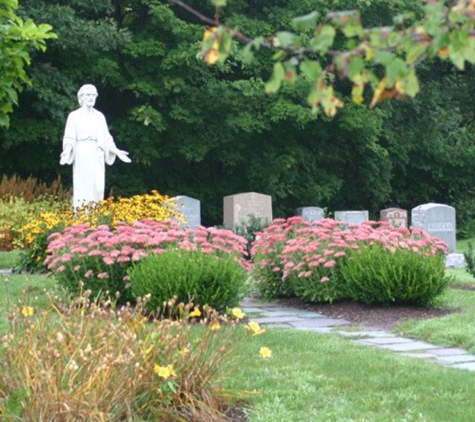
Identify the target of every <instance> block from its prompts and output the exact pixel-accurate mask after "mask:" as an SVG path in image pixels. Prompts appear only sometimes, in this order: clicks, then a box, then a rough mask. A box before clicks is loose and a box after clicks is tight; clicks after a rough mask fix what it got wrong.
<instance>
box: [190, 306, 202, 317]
mask: <svg viewBox="0 0 475 422" xmlns="http://www.w3.org/2000/svg"><path fill="white" fill-rule="evenodd" d="M199 316H201V311H200V310H199V309H198V308H195V309H193V312H190V315H189V317H190V318H194V317H199Z"/></svg>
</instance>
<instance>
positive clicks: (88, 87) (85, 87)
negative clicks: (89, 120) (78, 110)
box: [78, 84, 98, 106]
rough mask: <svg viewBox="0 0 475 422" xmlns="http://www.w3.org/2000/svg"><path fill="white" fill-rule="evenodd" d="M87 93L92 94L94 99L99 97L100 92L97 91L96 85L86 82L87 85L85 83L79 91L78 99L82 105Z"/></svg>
mask: <svg viewBox="0 0 475 422" xmlns="http://www.w3.org/2000/svg"><path fill="white" fill-rule="evenodd" d="M86 94H92V95H93V96H94V101H95V99H96V98H97V96H98V93H97V89H96V87H95V86H94V85H91V84H86V85H83V86H82V87H81V88H79V91H78V101H79V105H80V106H82V105H83V103H84V96H85V95H86Z"/></svg>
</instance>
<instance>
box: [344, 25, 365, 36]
mask: <svg viewBox="0 0 475 422" xmlns="http://www.w3.org/2000/svg"><path fill="white" fill-rule="evenodd" d="M341 30H342V32H343V34H345V37H347V38H351V37H356V36H358V37H359V36H361V35H363V26H362V25H361V23H359V22H349V23H348V24H347V25H345V26H343V27H342V28H341Z"/></svg>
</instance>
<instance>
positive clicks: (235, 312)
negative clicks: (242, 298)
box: [231, 308, 246, 319]
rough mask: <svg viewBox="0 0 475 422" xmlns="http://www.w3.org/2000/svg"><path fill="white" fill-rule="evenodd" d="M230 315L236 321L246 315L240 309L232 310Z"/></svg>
mask: <svg viewBox="0 0 475 422" xmlns="http://www.w3.org/2000/svg"><path fill="white" fill-rule="evenodd" d="M231 314H232V315H233V317H234V318H237V319H243V318H244V317H245V316H246V314H245V313H244V312H243V311H242V309H241V308H233V309H232V310H231Z"/></svg>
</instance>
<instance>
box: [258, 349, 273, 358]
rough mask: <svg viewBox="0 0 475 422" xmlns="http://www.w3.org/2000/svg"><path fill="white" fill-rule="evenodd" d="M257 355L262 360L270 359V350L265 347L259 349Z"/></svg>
mask: <svg viewBox="0 0 475 422" xmlns="http://www.w3.org/2000/svg"><path fill="white" fill-rule="evenodd" d="M259 354H260V355H261V357H262V358H264V359H265V358H271V357H272V350H270V349H269V348H267V347H261V350H260V351H259Z"/></svg>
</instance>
